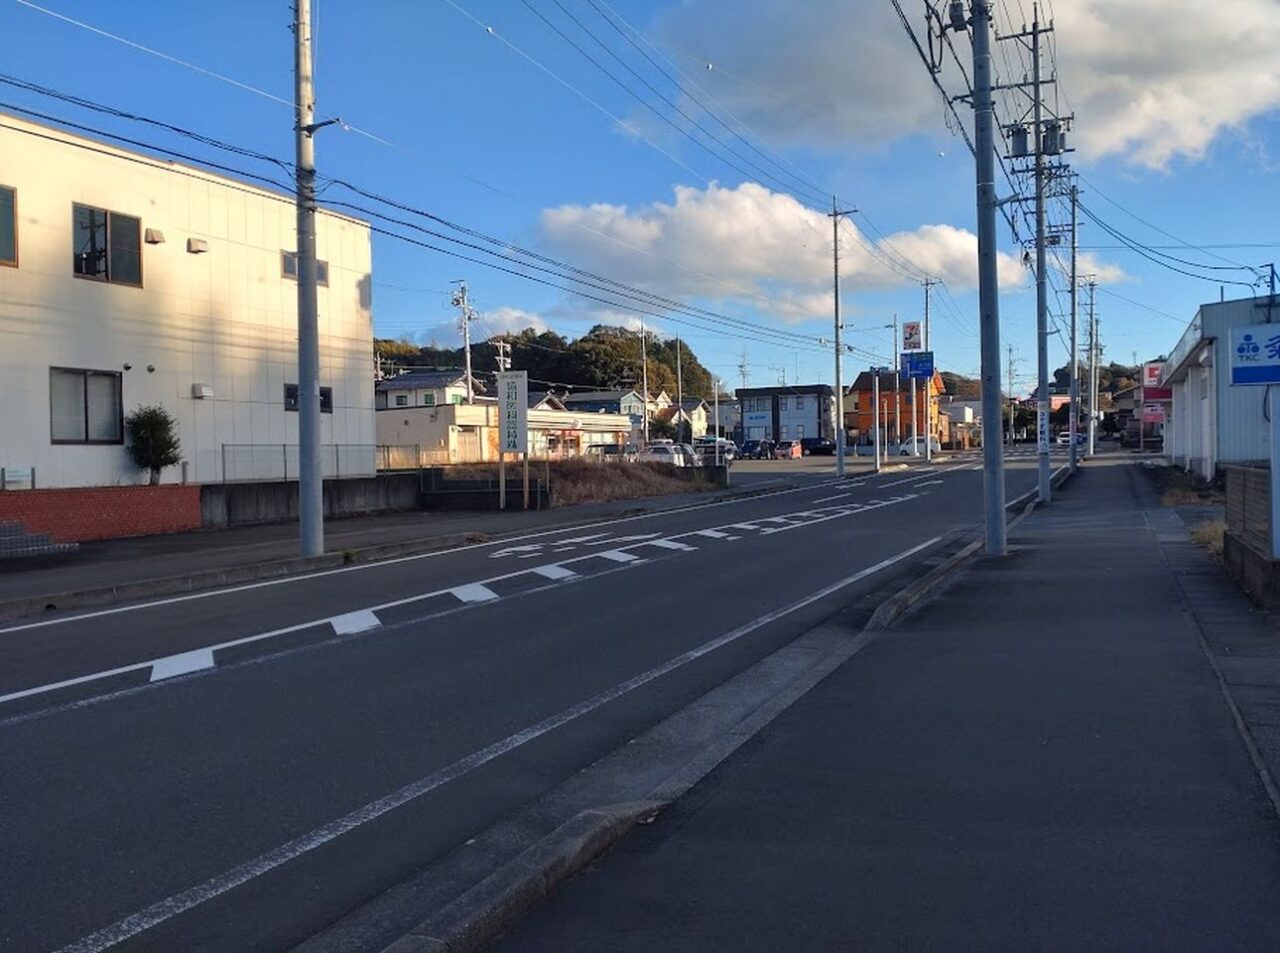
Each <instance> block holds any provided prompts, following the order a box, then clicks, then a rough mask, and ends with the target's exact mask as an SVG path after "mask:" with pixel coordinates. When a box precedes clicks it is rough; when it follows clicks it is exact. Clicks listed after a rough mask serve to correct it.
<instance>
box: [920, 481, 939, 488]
mask: <svg viewBox="0 0 1280 953" xmlns="http://www.w3.org/2000/svg"><path fill="white" fill-rule="evenodd" d="M943 482H944V481H942V480H925V481H924V482H922V483H917V484H916V489H919V488H920V487H922V486H942V484H943Z"/></svg>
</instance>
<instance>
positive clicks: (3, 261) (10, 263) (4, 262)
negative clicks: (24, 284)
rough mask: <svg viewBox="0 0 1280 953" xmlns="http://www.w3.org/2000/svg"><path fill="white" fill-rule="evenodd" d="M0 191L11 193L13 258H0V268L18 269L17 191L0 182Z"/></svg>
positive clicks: (13, 187)
mask: <svg viewBox="0 0 1280 953" xmlns="http://www.w3.org/2000/svg"><path fill="white" fill-rule="evenodd" d="M0 190H4V191H5V192H11V193H12V194H13V258H12V259H9V258H0V267H4V268H17V267H18V189H17V187H16V186H13V185H5V184H4V183H2V182H0Z"/></svg>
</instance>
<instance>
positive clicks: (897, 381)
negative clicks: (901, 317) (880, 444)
mask: <svg viewBox="0 0 1280 953" xmlns="http://www.w3.org/2000/svg"><path fill="white" fill-rule="evenodd" d="M901 385H902V339H901V338H900V337H898V316H897V315H896V314H895V315H894V316H893V439H894V441H896V442H897V444H898V446H899V448H901V446H902V395H901V390H902V386H901ZM887 444H888V441H886V446H887Z"/></svg>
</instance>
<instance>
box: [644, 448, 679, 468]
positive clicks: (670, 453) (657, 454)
mask: <svg viewBox="0 0 1280 953" xmlns="http://www.w3.org/2000/svg"><path fill="white" fill-rule="evenodd" d="M638 459H639V460H640V462H641V463H669V464H671V465H672V466H673V467H684V466H690V465H691V464H689V463H687V462H686V459H685V454H684V452H683V451H682V450H681V449H680V448H679V447H677V446H676V445H675V444H671V443H656V444H651V445H649V446H647V447H645V448H644V449H643V450H641V451H640V455H639V458H638Z"/></svg>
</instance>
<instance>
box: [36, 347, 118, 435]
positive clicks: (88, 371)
mask: <svg viewBox="0 0 1280 953" xmlns="http://www.w3.org/2000/svg"><path fill="white" fill-rule="evenodd" d="M54 371H58V372H60V373H63V374H79V375H80V376H81V377H83V378H84V379H85V386H84V404H83V406H82V407H81V412H82V413H83V415H84V432H85V439H84V440H66V439H59V438H56V437H54V436H53V374H54ZM91 376H92V377H112V378H115V381H116V393H117V395H118V396H119V399H118V400H117V401H116V408H117V411H118V413H117V419H116V432H117V433H119V434H120V436H119V437H118V438H116V439H114V440H93V439H90V438H89V436H88V434H89V378H90V377H91ZM49 381H50V383H49V443H50V444H52V445H53V446H59V447H68V446H69V447H86V446H88V447H120V446H123V445H124V375H123V374H122V373H120V372H119V371H99V370H94V369H93V368H87V367H57V366H54V367H50V368H49Z"/></svg>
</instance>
